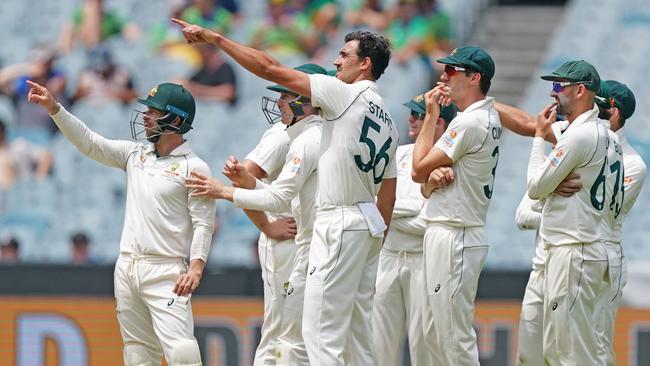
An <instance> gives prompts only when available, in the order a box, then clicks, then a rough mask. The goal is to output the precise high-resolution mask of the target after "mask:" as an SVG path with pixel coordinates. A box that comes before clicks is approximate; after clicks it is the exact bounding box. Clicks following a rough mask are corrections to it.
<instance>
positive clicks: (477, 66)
mask: <svg viewBox="0 0 650 366" xmlns="http://www.w3.org/2000/svg"><path fill="white" fill-rule="evenodd" d="M436 61H437V62H438V63H441V64H446V65H451V66H458V67H462V68H466V69H469V70H470V71H476V72H478V73H479V74H481V75H485V76H486V77H487V78H488V79H490V80H492V78H493V77H494V61H493V60H492V57H490V55H488V53H487V52H485V50H484V49H482V48H481V47H475V46H466V47H460V48H456V49H455V50H453V51H451V53H450V54H449V56H447V57H443V58H440V59H438V60H436Z"/></svg>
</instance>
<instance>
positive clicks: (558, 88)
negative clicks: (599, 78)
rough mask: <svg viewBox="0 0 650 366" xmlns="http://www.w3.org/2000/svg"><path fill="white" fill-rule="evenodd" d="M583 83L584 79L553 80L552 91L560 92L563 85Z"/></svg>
mask: <svg viewBox="0 0 650 366" xmlns="http://www.w3.org/2000/svg"><path fill="white" fill-rule="evenodd" d="M584 83H586V81H554V82H553V92H555V93H560V92H561V91H562V90H564V88H565V87H567V86H569V85H578V84H584Z"/></svg>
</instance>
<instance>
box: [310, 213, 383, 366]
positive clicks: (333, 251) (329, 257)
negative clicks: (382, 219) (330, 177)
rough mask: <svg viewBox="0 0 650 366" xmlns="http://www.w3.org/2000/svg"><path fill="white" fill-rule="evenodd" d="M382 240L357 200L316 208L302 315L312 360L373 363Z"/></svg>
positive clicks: (317, 363)
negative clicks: (346, 204)
mask: <svg viewBox="0 0 650 366" xmlns="http://www.w3.org/2000/svg"><path fill="white" fill-rule="evenodd" d="M381 243H382V239H381V238H375V237H372V236H371V235H370V232H369V230H368V225H367V224H366V221H365V219H364V217H363V216H362V215H361V212H360V210H359V208H358V207H356V206H351V207H337V208H334V209H331V210H323V211H318V212H317V213H316V220H315V223H314V236H313V239H312V242H311V248H310V250H309V266H308V271H307V281H306V285H305V304H304V310H303V321H302V323H303V330H302V334H303V337H304V339H305V346H306V347H307V354H308V355H309V362H310V365H311V366H336V365H354V366H357V365H363V366H372V365H374V361H373V355H372V346H371V342H372V329H371V320H372V319H371V318H372V299H373V295H374V290H375V278H376V276H377V264H378V261H379V251H380V250H381Z"/></svg>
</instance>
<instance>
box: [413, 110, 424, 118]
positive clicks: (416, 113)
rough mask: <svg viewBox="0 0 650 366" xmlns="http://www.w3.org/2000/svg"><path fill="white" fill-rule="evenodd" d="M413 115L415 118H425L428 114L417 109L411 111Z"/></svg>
mask: <svg viewBox="0 0 650 366" xmlns="http://www.w3.org/2000/svg"><path fill="white" fill-rule="evenodd" d="M411 116H412V117H413V118H415V119H424V116H426V113H418V112H416V111H411Z"/></svg>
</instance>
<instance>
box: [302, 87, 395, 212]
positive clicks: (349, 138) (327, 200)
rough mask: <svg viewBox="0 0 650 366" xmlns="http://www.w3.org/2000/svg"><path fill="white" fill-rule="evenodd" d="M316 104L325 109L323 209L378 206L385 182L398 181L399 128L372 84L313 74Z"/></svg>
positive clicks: (319, 201)
mask: <svg viewBox="0 0 650 366" xmlns="http://www.w3.org/2000/svg"><path fill="white" fill-rule="evenodd" d="M309 81H310V84H311V101H312V105H313V106H314V107H319V108H321V111H322V116H323V119H324V120H325V121H324V122H323V139H322V141H321V150H322V151H323V154H322V156H321V158H320V160H319V162H318V198H317V207H318V208H319V209H331V208H334V207H339V206H352V205H355V204H357V203H360V202H374V201H375V197H376V196H377V193H378V192H379V187H380V186H381V181H382V179H388V178H395V177H396V175H397V171H396V166H395V151H396V150H397V143H398V141H397V126H395V125H394V123H393V120H392V118H391V117H390V113H389V112H388V109H387V107H386V104H385V103H384V100H383V99H382V97H381V96H380V95H379V87H378V86H377V84H376V83H375V82H372V81H369V80H363V81H358V82H356V83H354V84H346V83H344V82H342V81H340V80H338V79H337V78H335V77H332V76H327V75H318V74H315V75H309Z"/></svg>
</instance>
